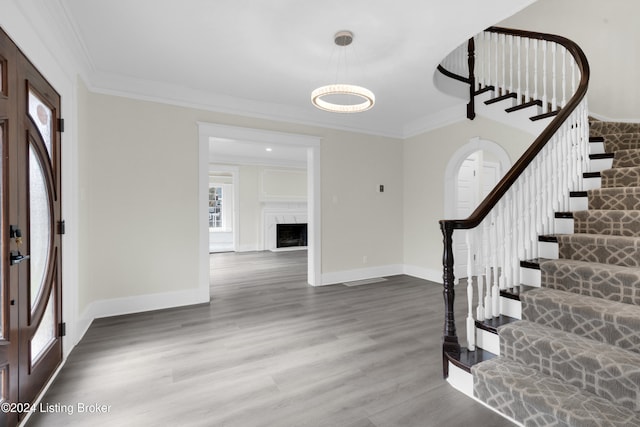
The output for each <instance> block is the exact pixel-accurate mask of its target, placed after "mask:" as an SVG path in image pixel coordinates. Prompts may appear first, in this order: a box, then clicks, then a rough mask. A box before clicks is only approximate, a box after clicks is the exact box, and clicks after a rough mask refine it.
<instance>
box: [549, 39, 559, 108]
mask: <svg viewBox="0 0 640 427" xmlns="http://www.w3.org/2000/svg"><path fill="white" fill-rule="evenodd" d="M557 46H558V44H557V43H551V54H552V55H553V62H552V67H551V72H552V75H551V81H552V83H553V95H552V97H551V111H554V110H555V109H556V108H558V98H557V96H556V92H557V88H558V78H557V76H558V71H557V69H556V53H557Z"/></svg>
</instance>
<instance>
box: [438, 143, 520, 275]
mask: <svg viewBox="0 0 640 427" xmlns="http://www.w3.org/2000/svg"><path fill="white" fill-rule="evenodd" d="M510 167H511V160H510V159H509V156H508V154H507V153H506V151H505V150H504V148H502V147H501V146H500V145H498V144H497V143H495V142H493V141H489V140H483V139H480V138H473V139H472V140H471V141H469V143H467V144H466V145H464V146H463V147H461V148H460V149H458V151H456V153H455V154H454V155H453V156H452V157H451V159H450V160H449V163H448V165H447V169H446V172H445V215H446V217H447V218H448V219H464V218H467V217H469V215H471V213H473V211H474V210H475V209H476V207H477V206H478V205H479V204H480V203H481V202H482V200H484V198H485V197H486V196H487V194H489V192H491V190H492V189H493V188H494V187H495V185H496V184H497V183H498V182H499V181H500V179H501V178H502V176H503V175H504V174H505V173H506V172H507V171H508V170H509V168H510ZM466 236H467V232H466V231H465V230H456V231H455V232H454V233H453V251H454V252H453V253H454V255H453V256H454V259H455V264H454V269H455V270H454V276H455V278H456V280H457V279H461V278H464V277H467V275H468V269H467V268H468V259H467V258H468V257H467V254H468V250H467V242H466Z"/></svg>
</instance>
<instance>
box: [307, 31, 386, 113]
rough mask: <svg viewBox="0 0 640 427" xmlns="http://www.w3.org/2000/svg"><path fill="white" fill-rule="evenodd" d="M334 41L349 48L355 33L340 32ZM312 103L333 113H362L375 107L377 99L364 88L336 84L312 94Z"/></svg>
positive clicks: (320, 88) (318, 89)
mask: <svg viewBox="0 0 640 427" xmlns="http://www.w3.org/2000/svg"><path fill="white" fill-rule="evenodd" d="M333 40H334V42H335V44H336V45H338V46H341V47H346V46H349V45H350V44H351V42H352V41H353V33H352V32H351V31H339V32H337V33H336V35H335V36H334V39H333ZM345 62H346V60H345ZM337 101H340V102H337ZM311 102H312V103H313V105H315V106H316V107H318V108H319V109H321V110H325V111H330V112H333V113H360V112H362V111H367V110H369V109H370V108H371V107H373V105H374V104H375V102H376V97H375V96H374V95H373V92H371V91H370V90H369V89H366V88H364V87H361V86H355V85H351V84H344V83H342V84H338V83H336V84H332V85H327V86H321V87H319V88H317V89H316V90H314V91H313V92H311Z"/></svg>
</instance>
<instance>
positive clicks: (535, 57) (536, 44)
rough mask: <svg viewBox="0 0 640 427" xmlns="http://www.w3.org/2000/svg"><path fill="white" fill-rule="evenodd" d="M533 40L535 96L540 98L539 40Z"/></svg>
mask: <svg viewBox="0 0 640 427" xmlns="http://www.w3.org/2000/svg"><path fill="white" fill-rule="evenodd" d="M532 41H533V97H534V98H535V99H540V93H539V92H538V78H539V77H538V55H539V52H538V40H537V39H534V40H532Z"/></svg>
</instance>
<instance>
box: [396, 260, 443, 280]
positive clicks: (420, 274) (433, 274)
mask: <svg viewBox="0 0 640 427" xmlns="http://www.w3.org/2000/svg"><path fill="white" fill-rule="evenodd" d="M404 274H406V275H408V276H413V277H417V278H418V279H424V280H429V281H431V282H436V283H439V284H441V285H442V283H443V280H442V270H434V269H431V268H424V267H418V266H416V265H406V264H405V266H404Z"/></svg>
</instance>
